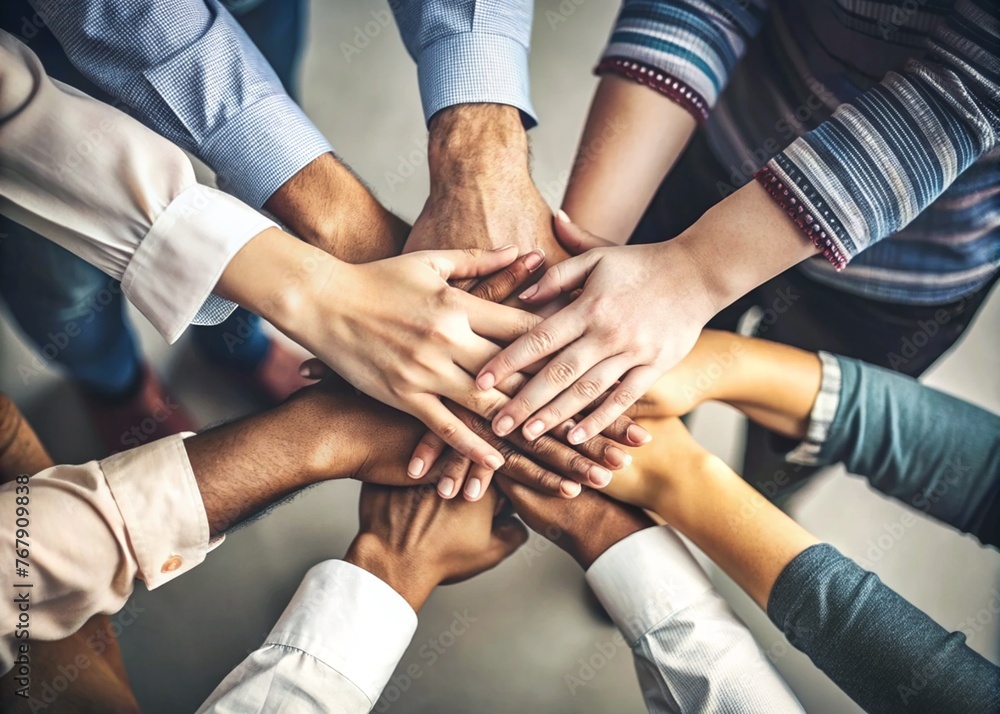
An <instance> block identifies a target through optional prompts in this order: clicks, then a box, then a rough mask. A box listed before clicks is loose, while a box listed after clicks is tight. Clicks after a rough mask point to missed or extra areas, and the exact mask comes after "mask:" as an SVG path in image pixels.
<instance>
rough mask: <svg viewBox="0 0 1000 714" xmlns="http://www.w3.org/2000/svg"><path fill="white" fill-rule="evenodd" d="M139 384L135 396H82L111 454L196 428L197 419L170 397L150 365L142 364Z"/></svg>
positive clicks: (102, 441) (92, 421)
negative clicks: (114, 399)
mask: <svg viewBox="0 0 1000 714" xmlns="http://www.w3.org/2000/svg"><path fill="white" fill-rule="evenodd" d="M140 380H141V381H140V384H139V387H138V389H136V391H135V393H134V395H133V396H131V397H129V398H128V399H126V400H125V401H122V402H108V401H105V400H102V399H100V398H99V397H96V396H94V395H90V394H86V393H84V395H83V402H84V404H85V405H86V407H87V411H88V412H89V413H90V423H91V424H92V425H93V427H94V431H96V432H97V436H98V438H99V439H100V441H101V446H102V447H103V449H104V450H105V452H106V453H107V454H108V455H111V454H114V453H117V452H119V451H126V450H128V449H134V448H135V447H137V446H142V445H143V444H148V443H149V442H150V441H155V440H156V439H162V438H163V437H165V436H170V435H171V434H179V433H180V432H182V431H196V429H195V425H194V419H192V418H191V415H190V414H188V412H187V411H186V410H185V409H184V407H182V406H181V404H180V403H179V402H178V401H176V400H175V399H173V398H172V397H170V396H169V395H168V394H167V393H166V392H165V391H164V388H163V385H162V384H161V383H160V380H159V379H157V378H156V375H154V374H153V373H152V371H151V370H150V369H149V366H148V365H146V364H143V365H142V367H141V376H140Z"/></svg>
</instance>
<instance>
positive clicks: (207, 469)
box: [184, 405, 354, 536]
mask: <svg viewBox="0 0 1000 714" xmlns="http://www.w3.org/2000/svg"><path fill="white" fill-rule="evenodd" d="M313 428H314V427H313ZM324 428H326V429H329V430H330V431H331V434H333V435H336V434H337V432H336V426H335V425H324ZM310 430H311V429H310V426H309V425H308V424H305V423H304V422H302V421H301V420H297V419H296V418H295V415H294V411H293V410H292V408H290V407H288V406H287V405H286V406H282V407H279V408H278V409H275V410H273V411H270V412H265V413H263V414H259V415H256V416H252V417H248V418H246V419H241V420H239V421H235V422H231V423H229V424H225V425H223V426H220V427H217V428H215V429H210V430H208V431H205V432H203V433H201V434H197V435H195V436H192V437H191V438H189V439H186V440H185V441H184V446H185V448H186V449H187V453H188V458H189V460H190V461H191V467H192V469H193V471H194V475H195V479H196V480H197V482H198V488H199V490H200V491H201V498H202V502H203V503H204V505H205V514H206V515H207V517H208V525H209V530H210V531H211V534H212V536H216V535H220V534H222V533H225V532H226V531H227V530H229V529H230V528H233V527H234V526H236V525H238V524H239V523H241V522H242V521H244V520H246V519H247V518H249V517H251V516H253V515H254V514H256V513H259V512H260V511H263V510H265V509H266V508H268V507H269V506H270V505H272V504H273V503H275V502H277V501H279V500H280V499H282V498H284V497H285V496H288V495H290V494H292V493H294V492H295V491H297V490H299V489H302V488H305V487H306V486H309V485H311V484H313V483H315V482H316V481H318V480H319V479H320V475H319V473H318V472H317V471H316V470H315V468H314V458H313V453H314V451H315V446H314V444H313V443H310V442H312V441H314V439H313V438H312V436H311V435H310V434H309V431H310ZM332 438H336V436H334V437H332ZM344 454H345V457H346V456H348V455H349V454H350V452H349V451H346V450H345V452H344ZM331 466H332V468H331V469H330V470H329V474H328V478H336V477H347V476H349V475H350V473H351V469H352V468H353V467H354V466H353V465H352V464H351V463H349V461H348V459H347V458H345V460H344V462H343V463H340V464H331Z"/></svg>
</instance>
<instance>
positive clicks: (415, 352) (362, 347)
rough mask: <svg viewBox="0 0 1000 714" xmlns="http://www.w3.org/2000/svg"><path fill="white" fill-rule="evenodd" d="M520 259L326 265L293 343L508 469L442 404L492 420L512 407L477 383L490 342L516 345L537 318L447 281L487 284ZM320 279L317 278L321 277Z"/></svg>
mask: <svg viewBox="0 0 1000 714" xmlns="http://www.w3.org/2000/svg"><path fill="white" fill-rule="evenodd" d="M516 257H517V250H516V249H515V248H514V247H509V248H502V249H499V250H490V251H483V250H450V251H426V252H421V253H411V254H409V255H403V256H398V257H395V258H388V259H386V260H380V261H376V262H373V263H364V264H360V265H352V264H348V263H343V262H334V263H332V264H327V265H328V266H329V267H328V270H327V272H325V273H323V274H320V275H317V276H315V277H314V278H313V279H314V280H315V281H316V283H317V285H318V287H317V289H316V290H315V291H314V293H313V294H314V295H315V300H316V301H317V302H318V303H319V304H321V305H324V306H326V308H324V309H322V310H308V311H306V313H307V314H308V315H309V316H310V317H309V318H303V322H304V323H305V324H302V325H298V326H297V328H296V334H294V335H292V337H293V338H295V339H296V340H297V341H298V342H299V343H300V344H302V345H305V346H307V347H309V348H310V349H311V351H312V352H313V353H314V354H316V356H317V357H319V358H320V359H322V360H323V361H324V362H325V363H326V364H328V365H329V366H330V367H332V368H333V369H334V370H335V371H336V372H337V373H339V374H340V375H341V376H343V377H344V378H345V379H346V380H347V381H349V382H350V383H351V384H352V385H353V386H354V387H356V388H357V389H359V390H361V391H362V392H364V393H366V394H369V395H371V396H372V397H374V398H376V399H378V400H379V401H381V402H383V403H385V404H388V405H389V406H392V407H394V408H396V409H399V410H401V411H404V412H406V413H408V414H411V415H413V416H415V417H417V418H418V419H420V420H421V421H422V422H423V423H424V424H426V425H427V427H428V428H430V429H431V430H432V431H433V432H434V433H436V434H437V435H438V436H440V437H441V438H442V439H443V440H444V441H445V442H447V443H448V444H449V445H450V446H452V447H454V448H455V449H456V450H457V451H459V452H460V453H461V454H463V455H465V456H467V457H469V458H470V459H471V460H472V461H473V462H474V463H476V464H479V465H481V466H485V467H488V468H491V469H497V468H499V467H500V466H502V465H503V457H502V456H501V454H500V452H499V451H498V450H497V449H496V448H494V447H492V446H490V445H489V444H488V443H487V442H486V441H485V440H484V439H483V438H482V437H480V436H477V435H476V434H475V433H474V432H473V431H472V430H471V429H470V428H469V427H468V426H466V425H465V424H463V423H462V421H461V420H460V419H459V418H458V417H456V416H455V415H454V414H453V413H452V412H451V411H450V410H449V409H448V408H447V407H446V406H445V405H444V404H443V403H442V397H445V398H448V399H450V400H452V401H453V402H455V403H457V404H460V405H462V406H464V407H466V408H468V409H470V410H471V411H473V412H475V413H476V414H479V415H480V416H487V417H489V416H492V414H493V413H495V411H496V409H497V408H499V406H501V405H502V404H503V403H505V402H506V400H507V397H506V396H505V395H503V394H501V393H500V392H499V391H497V390H495V389H491V390H479V389H477V388H476V386H475V383H474V382H473V380H472V377H471V376H470V374H471V373H475V371H476V370H477V369H478V368H479V367H480V366H481V365H482V364H483V362H485V361H486V360H487V359H488V358H489V356H490V355H492V354H494V353H495V351H496V345H494V344H493V343H492V342H491V341H490V340H491V339H496V340H499V341H502V342H506V341H509V340H511V339H513V338H514V337H515V336H517V335H518V334H521V333H523V332H525V331H526V330H527V329H529V328H530V326H531V325H532V324H534V322H535V321H537V318H535V317H533V316H532V315H530V314H528V313H525V312H523V311H520V310H517V309H515V308H511V307H507V306H504V305H496V304H493V303H490V302H487V301H485V300H479V299H477V298H475V297H472V296H471V295H469V294H468V293H465V292H463V291H462V290H459V289H457V288H454V287H451V286H449V285H448V281H449V280H454V279H461V278H475V277H479V276H482V275H488V274H490V273H493V272H495V271H497V270H500V269H501V268H503V267H504V266H506V265H508V264H509V263H510V262H511V261H513V260H514V259H515V258H516ZM317 272H319V271H317Z"/></svg>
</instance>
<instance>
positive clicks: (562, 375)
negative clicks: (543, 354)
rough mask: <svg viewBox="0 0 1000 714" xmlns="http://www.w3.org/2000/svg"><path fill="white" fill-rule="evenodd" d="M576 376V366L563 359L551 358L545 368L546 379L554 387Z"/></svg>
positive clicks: (570, 380)
mask: <svg viewBox="0 0 1000 714" xmlns="http://www.w3.org/2000/svg"><path fill="white" fill-rule="evenodd" d="M575 377H576V366H575V365H573V364H572V363H571V362H566V361H564V360H553V361H552V362H550V363H549V366H548V367H546V368H545V379H546V381H547V382H548V383H549V384H551V385H553V386H556V387H561V386H563V385H565V384H568V383H569V382H572V381H573V379H574V378H575Z"/></svg>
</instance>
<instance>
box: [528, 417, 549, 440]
mask: <svg viewBox="0 0 1000 714" xmlns="http://www.w3.org/2000/svg"><path fill="white" fill-rule="evenodd" d="M544 428H545V424H543V423H542V420H541V419H535V420H534V421H533V422H531V423H530V424H528V426H526V427H524V433H525V434H526V435H527V437H528V438H529V439H534V438H535V437H536V436H538V435H539V434H541V433H542V430H543V429H544Z"/></svg>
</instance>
